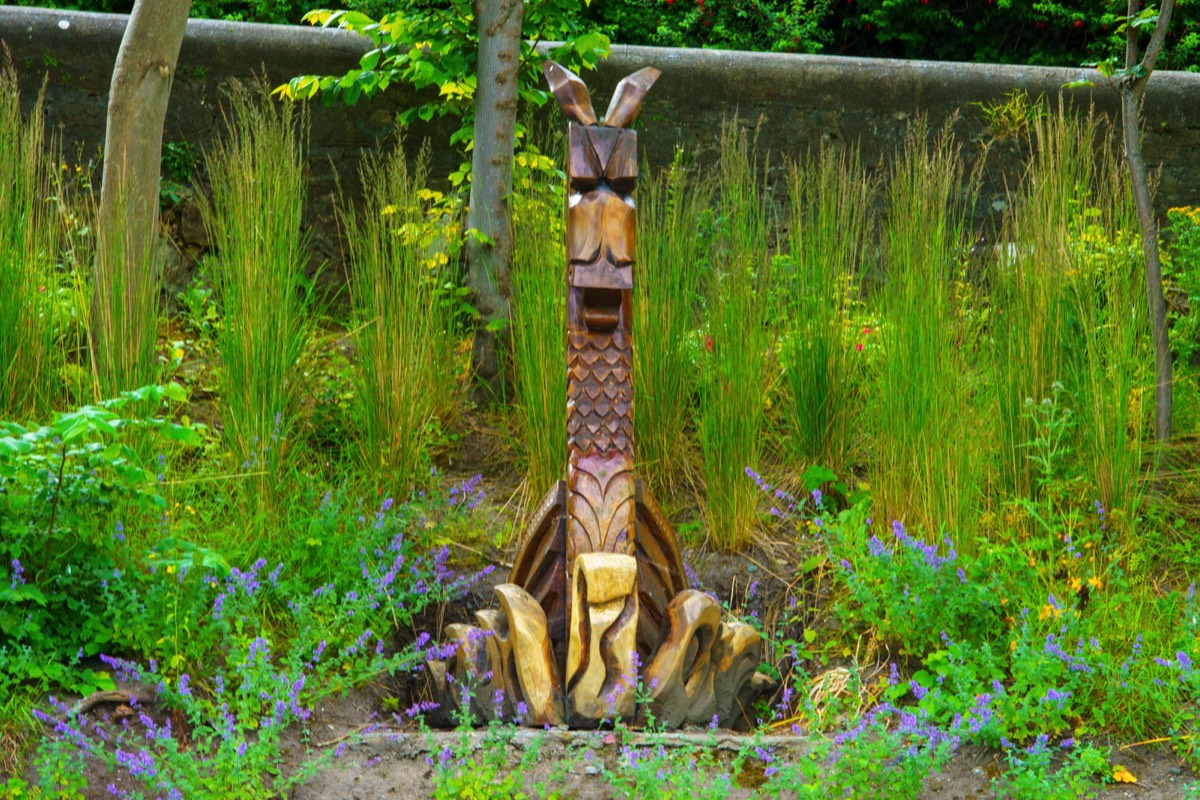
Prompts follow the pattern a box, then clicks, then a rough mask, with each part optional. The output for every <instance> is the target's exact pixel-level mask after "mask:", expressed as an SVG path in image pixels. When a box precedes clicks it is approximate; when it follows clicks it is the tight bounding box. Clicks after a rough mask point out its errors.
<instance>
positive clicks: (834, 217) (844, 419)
mask: <svg viewBox="0 0 1200 800" xmlns="http://www.w3.org/2000/svg"><path fill="white" fill-rule="evenodd" d="M875 193H876V184H875V182H874V181H873V180H871V179H870V178H868V177H867V175H866V173H865V172H864V171H863V169H862V165H861V163H860V161H859V157H858V153H857V151H853V150H835V149H834V148H830V147H825V148H822V149H821V151H820V152H819V153H818V154H817V155H816V156H810V157H809V158H808V159H807V160H805V161H802V162H799V163H796V164H793V165H792V166H791V169H790V171H789V176H788V198H789V202H790V207H791V218H790V221H789V226H788V245H789V247H788V254H787V255H786V256H785V257H783V258H780V259H778V260H777V262H776V263H777V264H778V265H780V266H781V267H782V268H783V270H784V271H783V274H777V276H776V280H777V281H778V282H779V283H780V285H781V286H782V289H783V296H784V298H785V302H786V304H787V305H786V308H787V319H788V335H787V337H786V338H785V339H784V341H783V343H782V346H781V347H780V360H781V361H782V366H783V376H784V383H785V386H786V388H787V393H786V398H785V406H784V407H783V408H782V409H781V416H782V417H783V419H784V424H785V426H786V436H787V449H788V450H789V452H790V453H791V454H792V455H793V456H794V457H796V458H798V459H801V460H804V461H807V462H809V463H813V462H821V463H824V464H826V465H827V466H829V467H832V468H833V469H834V470H835V471H838V472H841V471H842V469H843V467H845V466H846V461H847V457H848V454H849V450H850V447H851V445H852V441H851V440H852V428H853V425H854V422H855V416H856V413H857V402H858V399H857V397H856V394H857V388H858V387H857V384H858V382H859V381H858V378H857V373H858V371H859V370H858V369H857V366H858V365H859V364H860V363H861V356H860V355H859V354H858V353H855V352H852V349H851V345H850V341H851V340H850V339H849V338H848V335H849V334H851V333H852V332H851V331H849V330H848V324H849V323H850V315H851V311H852V308H853V305H854V303H855V302H856V301H857V300H858V298H859V295H860V293H861V287H862V276H863V275H864V274H865V271H866V270H865V265H864V261H865V259H866V254H867V252H868V247H869V245H871V244H873V234H874V224H873V220H874V216H873V213H872V209H873V202H874V196H875Z"/></svg>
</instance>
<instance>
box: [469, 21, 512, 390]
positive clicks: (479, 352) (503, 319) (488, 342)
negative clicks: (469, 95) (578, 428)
mask: <svg viewBox="0 0 1200 800" xmlns="http://www.w3.org/2000/svg"><path fill="white" fill-rule="evenodd" d="M473 5H474V10H475V21H476V24H477V25H478V30H479V58H478V62H477V65H476V76H477V79H478V84H477V86H476V89H475V142H474V149H473V152H472V156H471V199H470V208H469V209H468V211H467V228H468V229H471V230H474V231H478V233H479V234H481V235H480V236H472V237H471V238H469V239H468V242H467V258H468V265H469V269H470V283H471V289H472V291H473V292H474V294H475V302H476V304H477V307H478V308H479V315H480V322H481V326H480V329H479V331H478V332H477V334H476V336H475V350H474V354H473V355H474V361H475V370H476V375H477V376H478V377H479V378H480V379H481V384H482V386H483V387H485V388H486V389H487V390H488V391H490V393H491V394H492V396H502V395H503V370H502V367H501V359H500V351H501V349H502V342H504V341H506V340H507V326H508V321H509V296H510V291H509V267H510V263H511V260H512V250H513V247H512V217H511V213H510V209H509V200H510V196H511V194H512V162H513V140H514V134H515V130H516V122H517V69H518V66H519V64H520V61H521V22H522V17H523V16H524V14H525V6H524V3H522V2H521V0H474V4H473Z"/></svg>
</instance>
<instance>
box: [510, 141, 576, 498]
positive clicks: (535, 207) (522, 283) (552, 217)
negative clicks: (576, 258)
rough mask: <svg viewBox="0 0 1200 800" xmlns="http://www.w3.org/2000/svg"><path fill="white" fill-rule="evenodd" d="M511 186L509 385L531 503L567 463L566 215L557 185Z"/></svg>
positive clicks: (560, 475) (530, 183) (527, 182)
mask: <svg viewBox="0 0 1200 800" xmlns="http://www.w3.org/2000/svg"><path fill="white" fill-rule="evenodd" d="M542 158H545V157H544V156H543V157H542ZM516 185H517V190H516V192H515V196H514V198H513V261H512V272H511V278H512V358H513V365H512V366H513V387H514V391H515V393H516V397H515V405H516V413H517V430H518V442H519V445H520V448H521V450H522V451H523V454H524V460H525V475H526V481H527V488H528V491H529V494H530V495H531V498H532V500H533V502H535V503H536V502H538V501H539V500H540V499H541V496H542V495H543V494H545V493H546V492H547V491H548V490H549V489H550V487H551V486H553V485H554V482H555V481H558V480H560V479H562V478H563V477H564V476H565V474H566V468H567V355H566V353H567V333H566V330H567V321H566V314H567V295H566V250H565V245H564V241H565V240H564V234H565V219H564V216H563V195H562V188H561V185H559V184H550V182H546V183H540V182H538V181H532V180H522V181H519V182H517V184H516ZM551 186H553V187H554V188H551Z"/></svg>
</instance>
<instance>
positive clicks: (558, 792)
mask: <svg viewBox="0 0 1200 800" xmlns="http://www.w3.org/2000/svg"><path fill="white" fill-rule="evenodd" d="M386 694H387V692H386V691H384V690H382V688H380V687H377V688H376V689H374V690H363V691H358V692H354V693H351V694H349V695H346V696H337V697H330V698H327V699H325V700H323V701H322V702H321V703H319V704H318V705H317V707H316V708H315V709H314V710H313V717H312V719H311V720H310V723H309V726H308V744H307V745H302V744H301V743H300V741H299V731H293V732H292V736H291V737H290V740H289V741H286V742H285V743H284V744H283V752H284V755H285V761H286V767H285V773H286V774H291V773H293V772H294V771H296V770H297V769H298V768H299V767H300V765H301V764H302V762H304V761H306V760H307V759H308V758H309V757H311V750H309V748H312V747H315V749H316V750H318V751H329V750H334V751H336V752H337V753H338V756H337V757H335V758H334V760H333V762H332V763H331V764H330V765H329V766H328V767H326V768H324V769H322V770H320V771H319V772H318V773H317V774H315V775H314V776H312V777H311V778H309V779H308V780H307V781H306V782H305V783H304V784H302V785H301V786H299V787H297V788H296V789H295V790H293V791H292V792H291V793H290V794H289V798H290V800H386V799H387V798H396V799H397V800H421V798H431V797H432V796H433V782H432V776H433V769H432V767H431V766H430V762H429V761H427V759H433V760H436V758H437V754H438V753H439V752H441V751H442V749H443V748H445V747H446V746H448V745H454V744H455V743H456V742H458V741H459V736H460V734H458V733H456V732H453V731H435V732H421V731H419V730H416V729H415V727H414V726H412V725H404V726H397V725H384V726H383V727H381V728H379V729H377V730H373V731H370V732H364V727H365V726H367V725H369V724H370V721H371V720H376V719H379V718H380V701H381V699H382V698H383V696H385V695H386ZM106 715H107V712H106V711H105V710H104V709H103V708H101V707H97V708H96V709H94V710H93V711H91V712H89V717H90V719H91V720H93V721H95V722H99V721H101V720H102V719H103V717H104V716H106ZM134 725H135V726H136V725H137V723H136V722H135V723H134ZM481 737H482V734H480V733H476V734H474V735H473V741H474V742H475V746H478V742H479V740H480V739H481ZM627 741H629V742H630V743H632V744H634V745H640V744H644V743H646V740H645V739H640V740H639V739H633V740H627ZM656 741H660V742H662V743H663V744H665V745H666V746H668V747H671V746H677V745H680V744H691V745H705V746H715V747H716V748H717V760H718V761H719V762H720V761H722V760H725V759H732V758H733V756H734V754H735V753H736V752H737V751H738V750H739V749H740V748H741V747H742V746H743V745H744V744H745V743H746V742H747V737H746V736H745V735H743V734H737V733H731V732H722V733H720V734H719V735H717V736H716V737H715V738H714V737H713V736H712V735H710V733H709V732H707V731H684V732H681V733H671V734H665V735H663V737H662V738H661V739H658V740H656ZM809 741H810V740H809V739H807V738H806V737H803V736H792V735H786V734H785V735H772V736H766V737H763V738H761V739H760V740H759V744H761V745H762V746H769V747H771V748H773V750H774V752H775V753H776V754H777V756H778V757H779V758H780V759H781V760H783V761H787V760H788V759H789V758H795V757H797V756H799V755H801V754H803V753H804V752H805V750H806V749H807V747H808V743H809ZM535 743H536V747H537V751H536V752H537V754H538V755H537V759H536V762H535V763H534V765H533V767H532V769H530V770H528V772H527V777H528V780H527V783H526V796H527V797H528V798H531V800H541V799H542V798H546V797H549V796H551V795H552V794H553V795H554V796H557V797H558V798H561V799H562V800H608V798H612V797H614V796H615V795H614V794H613V793H612V790H611V788H610V787H609V786H607V785H606V784H605V783H604V781H603V780H602V779H601V778H600V777H599V775H598V774H597V773H598V772H599V769H598V768H597V767H596V766H595V764H596V763H597V761H596V760H595V759H600V760H602V761H603V762H606V763H608V764H610V765H611V764H612V763H613V761H614V760H615V758H616V757H617V754H618V751H619V748H620V746H621V744H623V742H621V741H618V740H617V738H616V737H615V736H614V735H612V734H611V733H606V732H594V731H591V732H589V731H568V730H565V729H554V730H551V731H541V730H532V729H531V730H519V731H518V732H517V733H516V735H515V737H514V739H513V741H512V743H511V744H510V745H509V748H508V753H509V761H510V763H512V764H516V763H517V762H518V761H519V760H520V758H521V756H522V755H523V754H524V753H525V751H526V749H527V748H529V747H531V746H533V745H535ZM585 748H586V749H588V750H590V751H591V752H592V753H593V760H588V759H586V758H584V757H582V756H581V754H580V753H581V751H582V750H583V749H585ZM1109 760H1110V763H1112V764H1117V763H1120V764H1122V765H1124V766H1125V767H1126V768H1127V769H1128V770H1129V771H1130V772H1131V773H1132V774H1133V775H1134V776H1136V777H1137V783H1136V784H1113V785H1110V786H1108V787H1105V788H1104V789H1103V790H1101V792H1100V794H1099V797H1100V798H1103V800H1117V799H1118V798H1138V800H1179V798H1182V797H1183V793H1184V790H1185V787H1186V786H1187V785H1188V783H1189V782H1190V781H1192V780H1195V776H1194V775H1193V774H1192V772H1191V770H1189V769H1187V768H1186V767H1184V766H1183V764H1182V763H1181V761H1180V759H1179V758H1178V757H1177V756H1176V755H1175V754H1174V753H1172V752H1171V751H1170V750H1169V749H1167V748H1164V747H1161V746H1141V747H1126V748H1121V747H1119V746H1117V745H1113V746H1112V755H1111V756H1110V759H1109ZM1003 766H1004V761H1003V757H1002V755H1001V754H1000V753H999V752H997V751H994V750H989V749H986V748H980V747H973V746H972V747H963V748H960V749H959V751H958V752H957V753H956V754H955V755H954V757H953V758H952V759H951V761H950V762H949V763H948V764H947V765H946V767H945V768H944V769H943V770H942V771H941V772H939V773H935V774H931V775H930V776H929V777H928V778H927V779H926V781H925V791H924V793H923V794H922V795H921V797H922V798H923V800H987V799H989V798H994V797H995V796H996V793H995V790H994V789H993V788H992V780H993V778H995V777H996V776H998V775H1000V774H1001V771H1002V769H1003ZM27 777H28V778H29V779H31V780H33V779H34V777H35V776H33V775H32V774H31V775H29V776H27ZM87 778H88V789H87V791H86V793H85V798H86V800H108V798H110V797H111V796H112V795H111V793H110V792H109V790H108V789H107V788H106V787H107V786H108V785H109V784H113V785H115V786H116V788H118V789H125V790H133V791H137V790H139V789H140V788H141V787H140V786H138V785H137V784H136V783H134V782H132V781H130V780H128V778H122V777H118V776H114V775H111V774H109V773H108V772H107V771H106V770H105V769H104V767H103V766H102V765H101V764H100V763H99V762H98V761H94V762H89V764H88V768H87ZM747 780H748V781H749V780H753V778H748V779H747ZM538 784H542V785H541V786H539V785H538ZM874 788H876V789H880V790H883V791H884V794H880V795H872V796H873V797H885V796H886V787H874ZM759 796H761V795H760V794H756V792H755V790H754V789H753V788H752V787H751V786H740V787H738V788H737V789H736V791H735V793H734V794H733V797H734V798H737V799H738V800H742V799H744V798H755V797H759ZM188 800H191V798H188ZM196 800H208V799H207V798H197V799H196ZM1018 800H1037V798H1028V799H1026V798H1019V799H1018Z"/></svg>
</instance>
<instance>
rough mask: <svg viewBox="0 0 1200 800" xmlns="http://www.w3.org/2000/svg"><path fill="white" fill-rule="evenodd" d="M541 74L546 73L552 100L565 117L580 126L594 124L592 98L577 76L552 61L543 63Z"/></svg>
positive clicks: (594, 113)
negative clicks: (556, 102)
mask: <svg viewBox="0 0 1200 800" xmlns="http://www.w3.org/2000/svg"><path fill="white" fill-rule="evenodd" d="M542 72H544V73H546V82H547V83H549V84H550V91H551V92H553V94H554V98H555V99H556V100H558V105H559V106H560V107H561V108H562V110H563V113H564V114H566V115H567V117H569V118H570V119H573V120H574V121H575V122H578V123H579V124H580V125H595V124H596V112H595V111H593V110H592V96H591V94H590V93H589V92H588V88H587V85H586V84H584V82H583V80H582V79H580V77H579V76H578V75H576V74H575V73H574V72H571V70H569V69H567V68H566V67H564V66H561V65H559V64H555V63H554V62H553V61H545V62H543V63H542ZM626 80H628V78H626ZM643 94H645V92H643Z"/></svg>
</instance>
